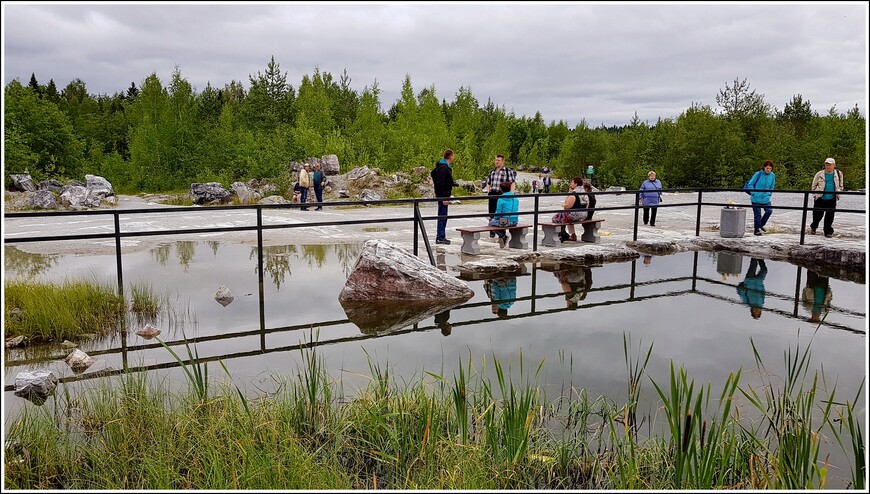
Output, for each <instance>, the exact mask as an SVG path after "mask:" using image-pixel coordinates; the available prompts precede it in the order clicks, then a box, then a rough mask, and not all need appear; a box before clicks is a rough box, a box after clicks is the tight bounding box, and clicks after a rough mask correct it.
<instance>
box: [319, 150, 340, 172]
mask: <svg viewBox="0 0 870 494" xmlns="http://www.w3.org/2000/svg"><path fill="white" fill-rule="evenodd" d="M320 161H321V163H322V164H323V173H325V174H327V175H338V174H339V173H341V167H340V166H339V163H338V156H336V155H334V154H327V155H326V156H324V157H323V158H321V160H320Z"/></svg>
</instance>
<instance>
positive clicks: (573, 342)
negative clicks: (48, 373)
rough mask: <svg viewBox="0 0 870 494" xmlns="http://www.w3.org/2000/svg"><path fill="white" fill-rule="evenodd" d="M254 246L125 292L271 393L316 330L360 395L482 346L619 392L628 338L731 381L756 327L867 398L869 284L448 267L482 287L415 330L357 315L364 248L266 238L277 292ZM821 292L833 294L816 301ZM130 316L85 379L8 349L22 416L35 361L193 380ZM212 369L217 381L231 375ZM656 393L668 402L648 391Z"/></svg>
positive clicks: (43, 352) (772, 363)
mask: <svg viewBox="0 0 870 494" xmlns="http://www.w3.org/2000/svg"><path fill="white" fill-rule="evenodd" d="M256 249H257V248H256V246H249V245H239V244H223V243H220V242H216V241H212V242H201V241H200V242H172V243H164V244H161V245H159V246H158V247H156V248H154V249H152V250H150V251H149V252H145V253H138V254H130V255H125V256H124V281H125V285H126V286H127V287H128V289H129V286H131V285H135V284H140V285H150V286H151V287H152V288H153V290H154V292H155V293H157V294H163V295H165V296H166V298H167V299H168V300H169V303H170V305H171V307H172V308H171V311H166V310H165V311H164V313H163V314H161V315H159V316H158V317H157V319H156V320H154V321H151V322H153V324H155V325H156V326H157V327H159V328H160V329H161V330H162V331H163V332H162V334H161V335H160V338H161V339H163V340H164V341H167V342H170V345H174V346H173V348H174V349H175V350H176V352H178V353H179V354H181V355H186V353H185V351H184V346H183V344H182V341H183V339H184V338H185V337H186V338H188V339H190V340H195V341H196V343H195V348H196V350H197V352H198V354H199V357H200V358H202V359H205V360H212V361H214V360H217V359H220V360H221V361H222V362H223V363H224V364H225V365H226V366H227V368H228V370H229V372H230V374H231V375H232V377H233V379H234V381H235V382H236V383H237V384H238V385H239V386H241V387H242V388H243V389H244V390H245V391H246V392H247V393H248V394H249V395H251V396H256V395H258V394H262V393H268V392H270V391H273V390H274V389H275V387H276V386H278V385H279V382H280V379H278V378H277V376H289V375H293V374H295V372H296V370H297V365H298V364H299V363H300V362H301V353H300V350H299V349H300V344H302V343H304V342H306V341H309V340H310V339H311V338H312V337H313V338H315V339H316V340H317V343H318V344H317V348H318V351H320V352H321V355H322V357H323V358H324V359H325V362H326V365H327V368H328V370H329V372H330V375H331V376H332V377H333V378H334V379H337V380H338V379H340V380H341V381H342V382H343V384H344V385H345V388H346V391H348V390H352V389H353V388H354V387H355V386H362V385H364V384H365V378H364V377H361V376H366V375H370V371H369V359H372V360H373V361H375V362H379V363H380V364H381V365H382V366H383V365H389V367H390V368H391V370H392V372H393V374H394V375H396V376H402V378H401V379H399V382H401V381H402V380H403V379H404V380H406V381H412V380H414V379H416V378H419V377H420V376H421V375H423V372H424V371H430V372H434V373H437V374H442V373H443V374H444V375H445V377H448V378H449V377H450V376H452V374H453V372H454V370H455V369H456V366H457V365H458V363H459V362H460V361H462V362H467V360H468V358H469V356H471V357H472V359H473V360H474V362H475V363H480V362H481V360H482V359H487V360H488V361H491V359H492V358H497V359H499V360H500V361H502V362H503V363H507V362H513V364H514V365H516V364H518V362H519V358H520V354H522V359H523V360H524V362H525V364H526V365H527V366H532V367H536V366H537V364H539V363H540V362H541V361H542V360H543V361H545V365H544V367H543V368H542V372H541V374H540V375H539V377H538V381H539V384H542V385H543V387H544V390H545V391H546V390H550V391H551V392H553V393H555V394H558V390H559V389H561V387H562V386H563V385H565V384H568V383H570V385H572V386H574V387H575V388H585V389H586V390H587V391H588V393H589V394H590V395H591V396H598V395H603V396H607V397H609V398H612V399H615V400H619V399H622V398H624V397H625V394H626V382H627V370H626V366H625V358H624V350H623V335H624V334H626V335H630V337H631V340H632V347H633V354H634V355H637V354H638V353H640V349H641V347H642V348H643V349H646V348H647V347H648V346H649V345H650V344H653V351H652V355H651V358H650V361H649V365H648V367H647V375H648V376H649V377H650V378H652V379H653V380H655V381H656V382H664V381H665V380H666V379H667V375H668V368H669V363H670V362H671V361H673V362H674V364H675V365H677V366H680V365H681V366H683V367H685V368H686V370H687V371H688V372H689V376H690V377H692V378H694V379H695V380H696V381H697V382H699V383H708V382H710V383H712V384H713V386H714V387H716V386H720V385H721V384H722V383H724V380H725V378H726V377H727V375H728V373H730V372H732V371H736V370H738V369H739V368H741V366H742V368H743V369H744V370H745V371H746V370H751V369H755V361H754V357H753V351H752V345H751V343H750V338H752V341H753V342H754V344H755V346H756V347H757V348H758V350H759V352H760V354H761V355H762V357H763V358H764V361H765V363H766V364H767V366H768V368H769V370H771V371H773V372H777V371H779V370H781V367H782V355H783V352H785V351H787V350H788V349H789V348H794V347H795V346H796V345H798V344H800V346H801V348H803V347H804V346H806V345H807V344H808V343H809V342H810V340H811V339H812V358H813V362H814V363H815V365H814V366H813V369H817V368H821V367H824V372H825V377H826V379H828V382H830V383H833V382H835V381H836V383H837V389H838V390H842V392H844V393H845V394H846V395H849V396H854V392H855V391H856V390H857V389H858V387H859V385H860V383H861V381H862V379H863V378H864V376H865V372H864V362H865V357H866V332H865V319H866V298H865V287H864V286H863V285H859V284H856V283H853V282H848V281H842V280H838V279H835V278H830V279H828V278H824V277H820V276H818V275H817V274H816V273H814V272H812V271H807V270H805V269H802V268H799V267H796V266H793V265H790V264H787V263H784V262H777V261H769V260H768V261H762V262H761V263H759V262H757V261H753V260H752V259H750V258H748V257H743V256H739V255H734V254H727V253H718V254H717V253H705V252H701V253H692V252H687V253H680V254H675V255H669V256H654V257H648V256H644V257H641V258H640V259H637V260H635V261H632V262H622V263H607V264H603V265H590V266H579V265H570V264H562V265H554V264H550V265H546V264H537V263H528V264H526V265H525V266H524V268H523V270H522V272H520V273H517V274H516V275H515V276H510V277H501V278H495V279H482V278H485V277H481V276H479V275H468V274H466V273H458V272H455V271H452V270H451V271H449V272H450V273H452V274H454V275H456V276H460V277H461V278H463V279H466V281H467V282H468V283H469V285H470V286H471V287H472V288H473V290H474V292H475V295H474V297H473V298H472V299H470V300H468V301H467V302H466V303H464V304H462V305H461V306H459V307H456V308H453V309H452V310H450V311H449V312H447V313H440V314H436V315H431V314H430V315H427V316H426V317H424V318H422V319H420V320H419V321H414V318H413V317H411V318H410V319H407V318H406V319H405V323H404V324H403V323H402V322H401V321H399V322H397V321H396V320H395V317H393V318H392V319H391V316H395V314H375V315H374V317H371V316H372V315H371V314H369V315H368V316H369V317H363V318H360V317H359V315H354V314H351V316H352V317H350V318H349V317H348V315H347V314H346V313H345V310H344V309H343V308H342V306H341V304H339V301H338V294H339V292H340V291H341V289H342V288H343V286H344V282H345V280H346V278H347V276H348V274H349V273H350V271H351V270H352V268H353V265H354V263H355V261H356V258H357V256H358V254H359V252H360V250H361V246H360V245H355V244H348V245H285V246H272V247H265V248H264V249H265V252H264V277H263V278H264V283H263V291H262V295H261V294H260V289H259V283H258V273H257V250H256ZM437 261H438V263H439V264H440V265H441V267H442V269H447V268H446V266H447V265H450V266H453V265H457V264H459V260H458V259H451V258H450V256H444V255H441V256H438V258H437ZM762 264H763V268H764V270H762V266H761V265H762ZM5 267H6V277H7V279H12V278H14V277H16V276H25V277H28V278H29V279H33V280H39V281H62V280H65V279H77V280H78V279H96V280H102V281H108V282H111V283H115V281H114V269H115V258H114V256H57V255H55V256H40V255H35V254H28V253H25V252H22V251H21V250H19V249H17V248H16V247H12V246H8V247H6V266H5ZM750 271H752V272H750ZM762 271H765V272H763V273H762ZM759 275H761V276H759ZM475 278H477V279H475ZM491 278H492V277H491ZM221 285H224V286H227V287H228V288H229V289H230V290H231V291H232V293H233V294H234V296H235V299H234V301H233V302H232V303H230V304H229V305H227V306H225V307H224V306H222V305H221V304H219V303H217V302H216V301H215V299H214V296H215V292H216V291H217V289H218V287H220V286H221ZM814 288H815V289H817V291H819V294H820V300H819V303H818V304H816V306H815V307H814V302H813V297H814ZM493 298H495V299H496V300H495V301H493ZM826 299H827V300H826ZM751 305H753V306H755V307H752V306H751ZM814 309H815V314H814ZM373 320H374V321H376V322H375V323H372V321H373ZM354 321H356V323H360V325H357V324H356V323H355V322H354ZM128 325H129V326H130V327H128V330H127V332H126V334H125V335H124V336H123V337H119V336H118V335H115V336H107V337H103V338H98V339H93V340H83V341H81V342H78V343H79V347H80V348H81V349H82V350H83V351H85V352H87V353H88V354H90V355H92V356H94V357H95V358H97V363H96V364H95V365H94V366H92V367H91V368H89V369H88V370H87V371H86V372H84V373H83V374H75V373H73V372H72V370H71V369H70V368H69V367H68V366H67V365H66V363H64V362H63V360H62V359H63V357H64V356H65V355H66V354H67V353H68V350H64V349H62V348H61V347H60V346H59V345H44V346H42V347H38V348H36V347H30V348H27V347H25V348H22V349H11V350H7V352H6V361H5V362H4V364H5V365H4V373H5V380H6V388H5V396H4V398H5V399H4V403H5V412H6V414H7V416H8V415H9V414H10V413H14V410H17V409H18V408H19V407H20V406H22V402H23V399H20V398H18V397H15V396H13V394H12V392H11V391H10V390H11V388H12V386H11V384H12V383H13V382H14V379H15V375H16V374H17V373H18V372H20V371H22V370H25V369H34V368H48V369H51V370H53V371H54V373H55V374H56V375H57V376H59V377H60V378H61V381H66V382H69V383H72V382H84V381H87V380H88V377H89V375H97V374H99V373H101V372H106V371H108V372H109V373H110V374H111V373H113V372H120V370H121V369H124V368H129V369H137V368H143V369H145V370H148V369H153V370H150V371H149V372H152V373H153V374H154V375H155V376H159V378H160V379H161V380H162V379H163V378H164V377H166V376H167V375H168V376H170V379H172V380H175V381H180V382H183V375H182V373H181V371H180V369H178V368H177V366H176V365H175V360H174V358H173V357H172V356H171V354H170V353H169V352H167V351H166V349H164V348H162V347H161V346H160V345H159V343H157V342H156V340H146V339H144V338H142V337H140V336H137V335H136V334H135V331H136V330H137V329H138V328H139V327H140V326H141V325H144V322H141V321H139V322H136V321H130V322H129V323H128ZM360 326H362V327H360ZM817 329H818V331H816V330H817ZM173 342H174V343H173ZM211 365H212V366H213V368H212V374H213V375H215V376H217V375H220V376H221V377H223V374H222V371H221V369H220V367H219V366H218V365H216V363H213V364H211ZM350 394H352V393H350ZM645 395H646V399H647V400H649V401H648V402H647V405H648V406H652V408H654V405H653V403H654V402H655V399H654V398H655V396H653V395H654V390H653V388H652V387H651V386H649V385H647V387H646V393H645ZM6 423H7V426H8V424H9V421H8V420H7V422H6Z"/></svg>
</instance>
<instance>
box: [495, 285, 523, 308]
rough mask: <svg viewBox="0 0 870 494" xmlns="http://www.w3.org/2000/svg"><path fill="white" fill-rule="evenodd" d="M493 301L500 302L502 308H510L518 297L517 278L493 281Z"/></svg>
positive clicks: (499, 305)
mask: <svg viewBox="0 0 870 494" xmlns="http://www.w3.org/2000/svg"><path fill="white" fill-rule="evenodd" d="M491 286H492V301H493V302H499V304H498V307H499V308H500V309H509V308H510V306H512V305H514V300H513V299H515V298H517V279H516V278H506V279H505V278H502V279H497V280H493V281H492V285H491Z"/></svg>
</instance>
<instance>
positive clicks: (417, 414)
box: [5, 334, 865, 490]
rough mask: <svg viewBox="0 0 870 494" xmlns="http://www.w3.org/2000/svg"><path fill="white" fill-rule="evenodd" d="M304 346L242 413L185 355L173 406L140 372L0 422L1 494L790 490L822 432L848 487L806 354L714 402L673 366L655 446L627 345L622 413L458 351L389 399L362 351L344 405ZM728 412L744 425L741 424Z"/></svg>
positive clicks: (841, 439) (819, 471) (840, 440)
mask: <svg viewBox="0 0 870 494" xmlns="http://www.w3.org/2000/svg"><path fill="white" fill-rule="evenodd" d="M315 342H316V337H315V336H314V335H313V334H312V337H311V341H310V342H309V343H310V345H303V347H304V348H303V349H302V350H300V352H301V353H300V355H299V357H300V358H299V360H298V362H299V367H298V371H297V372H296V373H295V374H294V375H291V376H290V378H289V379H288V384H287V386H284V387H282V388H281V389H280V390H279V391H278V392H277V393H275V394H274V395H270V396H269V397H263V398H260V399H256V400H249V399H247V398H246V397H245V396H244V393H243V392H242V391H241V390H240V389H239V388H238V387H236V386H235V384H232V385H227V384H226V383H217V382H215V381H214V380H213V379H212V380H209V378H208V373H207V367H206V364H205V363H203V362H201V361H200V360H199V356H198V352H197V351H196V350H195V349H191V348H190V346H187V357H188V360H186V361H183V360H182V359H181V358H180V357H179V356H178V355H177V354H175V353H174V352H172V355H173V356H174V357H175V358H176V360H177V361H178V362H179V363H180V364H181V365H182V366H183V370H184V372H185V375H186V376H187V378H188V380H189V384H190V387H189V388H188V390H187V392H182V394H180V395H173V394H171V393H170V392H168V391H167V390H166V389H167V388H166V386H167V384H166V383H165V382H164V381H162V380H158V379H152V380H147V379H146V378H145V377H144V374H142V373H140V374H127V375H123V376H121V377H120V378H119V379H117V380H114V381H113V380H105V381H104V382H103V383H101V384H94V385H93V387H92V388H90V389H84V390H81V392H79V393H77V395H76V396H75V397H71V396H69V395H68V394H66V393H59V395H58V396H56V397H54V398H53V399H51V400H49V401H48V402H47V403H46V404H45V405H44V406H42V407H36V406H29V405H28V406H25V407H24V409H23V411H22V412H21V414H20V415H18V416H17V417H16V418H15V420H13V421H12V422H11V424H10V426H9V433H8V434H7V439H8V441H7V444H6V454H5V462H6V464H5V467H6V468H5V485H6V486H7V487H9V488H12V489H149V490H151V489H234V490H239V489H268V490H272V489H318V490H319V489H433V490H434V489H480V490H494V489H609V490H613V489H655V490H670V489H721V488H728V489H733V488H750V489H783V488H796V489H805V488H819V487H824V486H825V485H826V479H827V477H826V471H825V469H826V468H827V465H826V462H825V461H823V460H822V461H820V459H819V457H818V451H819V449H818V447H819V444H820V442H821V441H822V438H823V437H825V436H828V435H830V436H831V437H835V438H836V442H837V444H839V445H840V446H841V447H842V448H843V451H844V452H845V453H847V457H848V458H849V461H852V462H853V463H852V467H851V468H852V470H853V472H852V476H853V478H852V480H851V487H853V488H861V487H863V485H864V484H862V483H861V482H863V475H864V471H863V462H864V458H865V456H864V445H863V444H864V443H863V432H862V430H861V424H860V423H859V422H858V421H857V420H856V415H857V413H856V410H855V409H854V405H853V403H856V402H857V400H858V396H857V395H856V396H855V399H854V400H852V401H847V402H846V403H845V404H837V403H836V402H835V401H834V400H835V396H834V392H833V391H832V392H831V393H827V394H822V393H821V388H822V387H823V386H822V385H821V384H820V383H819V381H818V379H815V378H814V379H812V380H810V381H808V382H804V377H807V376H808V374H807V370H808V368H809V362H810V355H809V351H808V348H805V349H800V348H797V349H795V350H794V351H792V350H788V351H786V353H785V356H784V357H785V359H784V362H785V377H784V379H783V380H782V385H781V386H780V385H777V384H776V383H774V382H773V378H768V379H769V380H767V381H765V382H764V383H762V385H761V386H760V387H754V386H749V385H746V386H744V385H741V374H742V373H741V370H738V371H736V372H734V373H731V374H730V375H729V376H728V377H727V378H726V379H725V382H724V385H723V386H722V390H721V392H717V393H713V392H712V386H711V385H709V384H707V385H706V386H696V385H695V382H694V380H692V379H691V378H690V376H689V375H688V373H687V372H686V371H685V369H683V368H680V367H675V366H674V365H673V363H672V364H671V366H670V374H669V380H668V382H667V383H661V384H659V383H656V382H653V383H652V384H653V387H654V388H655V390H656V394H657V396H658V400H659V402H660V404H661V410H662V414H663V417H662V419H663V420H664V422H665V423H664V424H663V425H664V427H663V428H662V429H661V430H660V431H659V430H658V429H655V431H656V432H655V433H654V432H653V431H654V429H653V427H652V426H651V428H650V431H651V434H650V436H649V437H648V438H646V439H641V438H639V437H638V434H636V431H635V430H634V429H633V427H632V425H631V424H629V421H628V420H627V419H626V417H627V415H628V414H629V413H631V412H629V410H630V409H631V407H632V406H633V405H636V404H637V401H638V396H639V394H640V384H641V382H642V381H644V380H645V379H648V378H645V377H644V373H645V369H646V363H647V361H648V356H649V352H648V351H647V352H644V351H643V350H641V353H640V355H641V356H642V357H643V358H632V357H631V356H630V353H631V352H632V351H633V350H632V349H631V345H630V340H629V339H624V351H625V353H626V367H627V371H628V373H629V379H628V381H629V396H628V397H627V398H626V403H624V404H623V405H622V406H618V405H617V403H615V402H613V401H612V400H609V399H607V398H605V397H599V398H597V399H590V397H589V396H588V394H587V393H586V392H585V391H584V390H582V389H581V390H578V389H575V388H573V387H570V388H569V389H568V390H567V392H566V393H565V396H560V397H558V398H556V399H555V401H553V402H549V403H548V402H546V399H545V398H544V395H543V394H542V393H541V392H540V389H541V386H540V385H539V384H538V382H537V379H538V377H539V375H540V372H541V369H542V366H543V362H541V363H540V364H538V365H536V366H532V367H527V366H526V365H525V362H523V358H522V356H520V357H519V360H518V361H517V362H513V361H508V362H507V363H506V364H505V363H503V362H501V361H499V360H498V359H497V358H495V357H493V358H492V364H491V368H490V367H488V366H487V361H486V359H485V358H484V359H482V360H481V363H480V365H477V366H475V365H474V362H473V359H472V357H471V355H469V356H468V360H467V361H466V362H460V365H459V367H458V369H457V371H456V372H455V373H454V374H453V376H452V378H451V379H447V378H445V377H443V376H441V375H437V374H433V373H424V374H423V375H421V376H420V377H419V378H418V379H416V380H412V381H411V382H406V383H403V386H401V387H400V386H399V385H397V383H396V377H395V375H394V373H392V372H391V368H390V365H389V363H383V364H382V363H380V362H377V361H375V360H374V359H373V358H372V357H371V356H370V355H369V356H368V357H369V370H370V372H371V374H372V375H371V376H370V380H369V383H368V385H367V386H365V387H363V388H362V389H360V390H358V391H357V392H356V393H355V395H354V396H352V397H345V396H343V391H342V392H340V393H336V390H337V389H343V387H342V386H340V382H336V381H335V380H333V379H332V378H331V377H330V376H329V375H328V373H327V371H326V369H325V367H324V364H323V360H322V358H321V357H320V356H319V354H318V351H317V349H316V347H315V346H314V343H315ZM754 348H755V347H754V345H753V349H754ZM367 355H368V354H367ZM756 356H757V360H756V362H757V365H758V367H759V368H763V367H764V364H763V361H762V359H761V357H760V356H758V353H757V352H756ZM221 366H222V367H223V364H222V363H221ZM223 368H224V370H225V371H226V367H223ZM441 373H442V374H444V371H443V369H442V371H441ZM227 374H228V373H227ZM765 375H770V374H769V373H765ZM738 391H739V392H738ZM859 393H860V390H859ZM741 397H742V398H744V399H745V400H746V403H742V402H740V399H741ZM738 405H740V406H743V407H745V406H748V407H752V408H755V409H756V410H757V411H758V413H757V414H756V415H755V416H750V414H744V416H743V417H741V416H740V414H738V413H736V411H737V410H738V408H739V407H738ZM653 422H654V421H653ZM655 425H659V424H658V423H656V424H655ZM850 453H851V454H850Z"/></svg>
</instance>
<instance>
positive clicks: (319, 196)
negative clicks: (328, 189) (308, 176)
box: [314, 187, 323, 202]
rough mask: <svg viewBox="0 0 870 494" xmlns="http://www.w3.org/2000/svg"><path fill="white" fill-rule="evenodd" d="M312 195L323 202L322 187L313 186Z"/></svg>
mask: <svg viewBox="0 0 870 494" xmlns="http://www.w3.org/2000/svg"><path fill="white" fill-rule="evenodd" d="M314 197H316V198H317V202H323V189H318V188H317V187H315V188H314Z"/></svg>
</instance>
